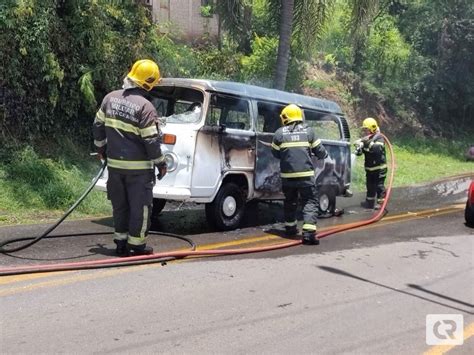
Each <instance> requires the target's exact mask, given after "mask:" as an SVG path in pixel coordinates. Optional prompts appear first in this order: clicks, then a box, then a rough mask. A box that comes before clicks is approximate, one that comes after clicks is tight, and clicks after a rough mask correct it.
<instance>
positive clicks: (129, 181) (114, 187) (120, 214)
mask: <svg viewBox="0 0 474 355" xmlns="http://www.w3.org/2000/svg"><path fill="white" fill-rule="evenodd" d="M153 185H154V174H153V172H149V171H147V172H146V173H143V174H137V175H130V174H121V173H117V172H114V171H111V170H109V178H108V180H107V197H108V199H109V200H110V201H111V203H112V209H113V217H114V227H115V237H114V239H115V240H127V242H128V244H130V245H132V246H140V247H141V246H145V245H146V242H147V235H148V231H149V229H150V225H151V208H152V204H153Z"/></svg>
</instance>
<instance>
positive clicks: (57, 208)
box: [0, 147, 111, 225]
mask: <svg viewBox="0 0 474 355" xmlns="http://www.w3.org/2000/svg"><path fill="white" fill-rule="evenodd" d="M59 150H60V151H61V155H59V156H57V157H56V158H51V157H40V156H39V155H38V154H37V153H36V152H35V150H34V149H33V148H31V147H27V148H25V149H21V150H13V151H11V152H10V154H9V155H8V156H9V158H8V159H4V160H3V161H2V162H1V164H0V191H1V194H0V225H10V224H24V223H35V222H44V221H50V220H53V219H57V218H58V217H60V216H61V215H62V214H63V213H64V212H65V211H66V210H68V209H69V207H70V206H72V204H73V203H74V202H75V201H76V200H77V199H78V198H79V197H80V196H81V194H82V193H83V192H84V191H85V189H86V188H87V187H88V186H89V185H90V183H91V180H92V179H93V177H94V176H95V174H96V173H97V172H98V170H99V167H100V165H99V163H98V162H97V161H96V160H94V159H92V158H90V157H88V156H87V155H85V154H84V153H83V152H77V154H76V155H74V150H76V151H77V150H78V148H77V147H66V148H65V149H64V150H61V149H59ZM3 156H5V154H4V155H3ZM110 214H111V207H110V203H109V201H107V198H106V196H105V194H104V193H103V192H99V191H94V190H93V191H92V192H91V193H90V194H89V196H87V197H86V199H85V200H84V201H83V203H82V204H81V205H79V207H78V208H77V209H76V210H75V211H74V212H73V213H72V215H71V216H70V218H73V219H74V218H75V219H77V218H84V217H89V216H99V215H110Z"/></svg>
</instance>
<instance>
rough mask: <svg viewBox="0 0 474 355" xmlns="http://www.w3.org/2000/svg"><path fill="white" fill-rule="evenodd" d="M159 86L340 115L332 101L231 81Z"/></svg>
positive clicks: (172, 80) (178, 82)
mask: <svg viewBox="0 0 474 355" xmlns="http://www.w3.org/2000/svg"><path fill="white" fill-rule="evenodd" d="M159 86H185V87H193V86H194V87H196V86H197V87H200V88H202V89H204V90H206V91H215V92H221V93H226V94H233V95H239V96H244V97H251V98H256V99H261V100H266V101H272V102H278V103H282V104H284V105H286V104H290V103H292V104H296V105H298V106H301V107H304V108H311V109H316V110H322V111H326V112H330V113H337V114H342V111H341V108H340V107H339V105H338V104H336V103H335V102H333V101H329V100H325V99H319V98H316V97H311V96H305V95H300V94H293V93H290V92H287V91H281V90H275V89H268V88H264V87H260V86H255V85H249V84H244V83H237V82H232V81H218V80H205V79H185V78H163V80H162V81H161V82H160V85H159Z"/></svg>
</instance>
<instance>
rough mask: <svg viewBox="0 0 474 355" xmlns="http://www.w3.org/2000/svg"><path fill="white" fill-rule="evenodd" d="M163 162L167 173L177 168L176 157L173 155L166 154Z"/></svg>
mask: <svg viewBox="0 0 474 355" xmlns="http://www.w3.org/2000/svg"><path fill="white" fill-rule="evenodd" d="M165 162H166V166H167V167H168V171H169V172H171V171H175V170H176V168H177V167H178V157H177V156H176V154H174V153H166V154H165Z"/></svg>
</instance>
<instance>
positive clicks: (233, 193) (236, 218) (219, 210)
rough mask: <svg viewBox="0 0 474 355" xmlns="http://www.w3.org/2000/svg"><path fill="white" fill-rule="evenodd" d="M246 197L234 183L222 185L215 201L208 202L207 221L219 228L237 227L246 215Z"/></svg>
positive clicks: (229, 228)
mask: <svg viewBox="0 0 474 355" xmlns="http://www.w3.org/2000/svg"><path fill="white" fill-rule="evenodd" d="M244 211H245V197H244V194H243V192H242V190H241V189H240V188H239V187H238V186H237V185H236V184H234V183H228V184H225V185H223V186H221V188H220V190H219V192H218V193H217V195H216V197H215V198H214V201H212V202H211V203H208V204H206V218H207V221H208V222H209V223H210V224H212V225H213V226H215V227H216V228H217V229H219V230H232V229H236V228H237V227H238V226H239V225H240V222H241V220H242V217H243V216H244Z"/></svg>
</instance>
